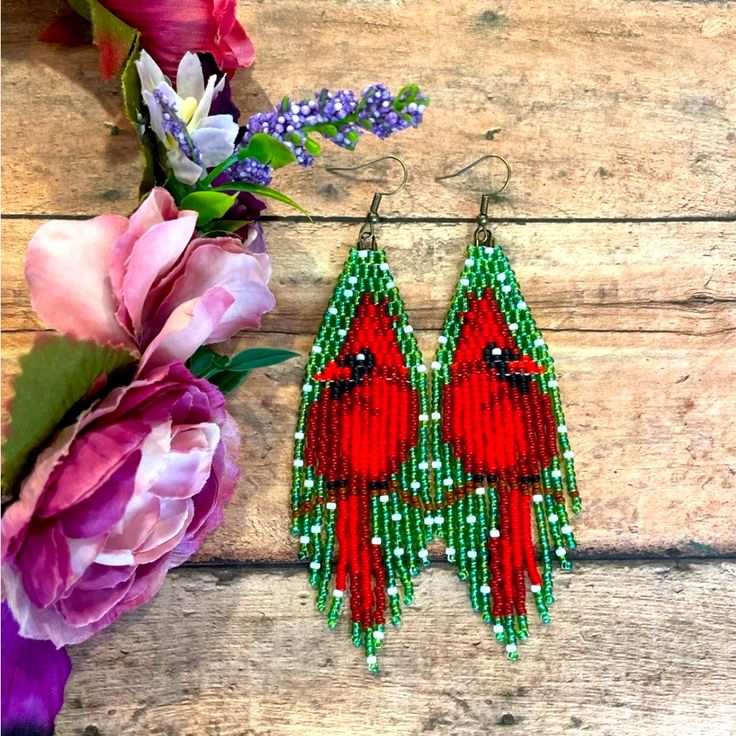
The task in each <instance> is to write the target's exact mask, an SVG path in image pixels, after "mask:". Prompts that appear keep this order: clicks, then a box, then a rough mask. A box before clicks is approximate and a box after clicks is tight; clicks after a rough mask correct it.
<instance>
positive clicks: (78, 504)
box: [2, 363, 239, 647]
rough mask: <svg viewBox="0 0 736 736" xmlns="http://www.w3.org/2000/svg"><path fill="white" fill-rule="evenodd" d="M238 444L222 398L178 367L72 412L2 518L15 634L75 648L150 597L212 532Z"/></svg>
mask: <svg viewBox="0 0 736 736" xmlns="http://www.w3.org/2000/svg"><path fill="white" fill-rule="evenodd" d="M238 445H239V437H238V430H237V426H236V424H235V422H234V420H233V419H232V417H231V416H230V415H229V414H228V413H227V411H226V410H225V399H224V397H223V395H222V394H221V393H220V392H219V391H218V390H217V388H215V387H214V386H213V385H212V384H210V383H209V382H208V381H205V380H203V379H198V378H195V377H194V376H193V375H192V374H191V373H190V372H189V371H188V370H187V369H186V368H185V367H184V365H182V364H181V363H175V364H172V365H168V366H163V367H159V368H155V369H153V370H152V371H149V372H147V373H146V374H145V375H144V376H143V377H141V378H139V379H137V380H135V381H134V382H133V383H132V384H130V385H128V386H124V387H122V388H116V389H114V390H113V391H111V392H110V394H109V395H108V396H107V397H105V398H104V399H102V400H100V401H98V402H96V403H95V404H94V405H93V406H92V407H91V408H89V409H87V410H86V411H84V412H82V414H81V415H80V416H79V418H78V419H77V421H76V423H75V424H74V425H72V426H68V427H66V428H64V429H63V430H62V431H61V432H60V433H59V434H58V435H57V436H56V438H55V439H54V440H53V441H52V443H51V444H50V446H49V447H47V448H46V449H45V450H44V451H43V452H42V453H41V454H40V455H39V456H38V458H37V460H36V462H35V465H34V466H33V468H32V470H31V472H30V474H29V475H28V476H27V477H26V479H25V480H24V481H23V483H22V485H21V489H20V496H19V499H18V501H16V502H15V503H14V504H12V505H11V506H10V507H9V508H8V510H7V511H6V512H5V515H4V516H3V518H2V581H3V592H4V594H5V596H6V598H7V601H8V604H9V605H10V608H11V609H12V612H13V615H14V616H15V619H16V620H17V621H18V623H19V625H20V634H21V636H24V637H28V638H34V639H50V640H51V641H52V642H53V643H54V644H55V645H56V646H57V647H61V646H64V645H66V644H75V643H77V642H80V641H83V640H85V639H87V638H88V637H90V636H91V635H92V634H94V633H95V632H96V631H99V630H100V629H102V628H104V627H106V626H109V625H110V624H111V623H112V622H113V621H115V620H116V619H117V618H118V617H119V616H120V615H121V614H122V613H124V612H125V611H128V610H130V609H133V608H137V607H138V606H140V605H142V604H143V603H145V602H146V601H148V600H149V599H150V598H151V597H152V596H153V595H155V594H156V592H157V591H158V590H159V588H160V587H161V584H162V582H163V579H164V576H165V575H166V571H167V570H168V569H169V568H171V567H174V566H176V565H179V564H181V563H182V562H184V560H186V559H187V558H189V557H190V556H191V555H192V554H193V553H194V552H195V551H196V550H197V549H198V548H199V547H200V545H201V543H202V540H203V538H204V536H205V535H206V534H207V533H208V532H210V531H211V530H212V529H214V528H216V527H217V526H218V525H219V524H220V523H221V521H222V519H223V506H224V504H225V503H226V502H227V501H228V500H229V499H230V497H231V495H232V493H233V489H234V486H235V481H236V479H237V475H238V470H237V452H238Z"/></svg>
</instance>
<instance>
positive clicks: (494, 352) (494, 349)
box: [491, 348, 503, 355]
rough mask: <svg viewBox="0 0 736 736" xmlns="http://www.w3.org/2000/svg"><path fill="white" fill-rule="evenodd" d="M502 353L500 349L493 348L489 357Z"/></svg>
mask: <svg viewBox="0 0 736 736" xmlns="http://www.w3.org/2000/svg"><path fill="white" fill-rule="evenodd" d="M502 352H503V350H501V348H493V350H491V355H501V353H502Z"/></svg>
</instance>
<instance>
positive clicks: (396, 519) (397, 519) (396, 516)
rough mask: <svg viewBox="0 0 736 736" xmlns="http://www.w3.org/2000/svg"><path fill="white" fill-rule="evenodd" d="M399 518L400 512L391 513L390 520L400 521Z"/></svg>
mask: <svg viewBox="0 0 736 736" xmlns="http://www.w3.org/2000/svg"><path fill="white" fill-rule="evenodd" d="M401 518H402V517H401V514H400V513H399V512H398V511H396V512H394V513H393V514H391V521H401Z"/></svg>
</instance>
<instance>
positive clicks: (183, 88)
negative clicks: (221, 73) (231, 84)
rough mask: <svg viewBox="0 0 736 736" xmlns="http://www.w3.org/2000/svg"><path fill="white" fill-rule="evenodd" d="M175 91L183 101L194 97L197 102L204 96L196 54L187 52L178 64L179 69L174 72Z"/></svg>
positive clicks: (202, 76)
mask: <svg viewBox="0 0 736 736" xmlns="http://www.w3.org/2000/svg"><path fill="white" fill-rule="evenodd" d="M223 78H224V77H223ZM176 91H177V93H178V94H179V95H180V96H181V97H183V98H184V99H186V98H187V97H194V98H195V99H196V100H199V99H201V98H202V97H203V95H204V75H203V74H202V64H201V62H200V61H199V57H198V56H197V54H193V53H192V52H191V51H187V53H186V54H184V56H182V57H181V61H180V62H179V69H178V70H177V72H176Z"/></svg>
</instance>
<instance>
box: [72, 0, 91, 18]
mask: <svg viewBox="0 0 736 736" xmlns="http://www.w3.org/2000/svg"><path fill="white" fill-rule="evenodd" d="M66 1H67V5H69V7H70V8H71V9H72V10H73V11H74V12H75V13H79V15H81V16H82V18H86V19H87V20H92V11H91V10H90V7H89V0H66Z"/></svg>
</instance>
